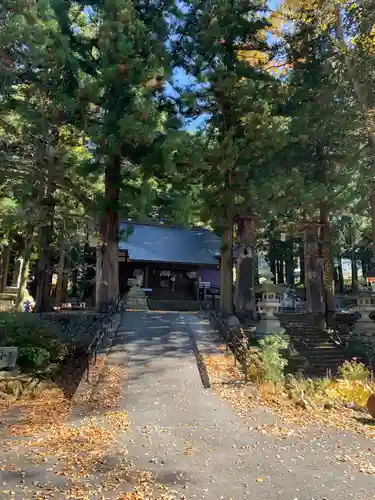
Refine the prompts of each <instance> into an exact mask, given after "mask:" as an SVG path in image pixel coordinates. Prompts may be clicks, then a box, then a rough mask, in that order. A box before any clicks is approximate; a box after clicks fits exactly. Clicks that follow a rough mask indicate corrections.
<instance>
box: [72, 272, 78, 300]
mask: <svg viewBox="0 0 375 500" xmlns="http://www.w3.org/2000/svg"><path fill="white" fill-rule="evenodd" d="M77 295H78V269H73V271H72V296H73V297H77Z"/></svg>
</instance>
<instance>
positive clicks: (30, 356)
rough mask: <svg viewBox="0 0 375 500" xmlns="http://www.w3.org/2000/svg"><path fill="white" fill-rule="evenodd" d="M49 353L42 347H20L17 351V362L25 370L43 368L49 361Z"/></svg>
mask: <svg viewBox="0 0 375 500" xmlns="http://www.w3.org/2000/svg"><path fill="white" fill-rule="evenodd" d="M50 359H51V358H50V353H49V352H48V351H47V349H44V348H43V347H36V346H29V347H22V348H21V349H20V351H19V355H18V359H17V363H18V366H19V367H20V368H21V369H22V370H25V371H38V370H44V369H45V368H47V366H48V365H49V363H50Z"/></svg>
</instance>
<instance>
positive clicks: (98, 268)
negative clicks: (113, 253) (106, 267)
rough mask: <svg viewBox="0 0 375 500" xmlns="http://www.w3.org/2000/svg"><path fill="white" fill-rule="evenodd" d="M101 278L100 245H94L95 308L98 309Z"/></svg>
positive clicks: (101, 257)
mask: <svg viewBox="0 0 375 500" xmlns="http://www.w3.org/2000/svg"><path fill="white" fill-rule="evenodd" d="M102 280H103V254H102V245H97V246H96V276H95V309H96V310H97V311H99V309H100V292H101V288H102Z"/></svg>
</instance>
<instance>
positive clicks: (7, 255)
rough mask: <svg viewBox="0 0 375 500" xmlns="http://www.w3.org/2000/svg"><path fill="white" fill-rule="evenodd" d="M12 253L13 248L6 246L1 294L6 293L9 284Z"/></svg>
mask: <svg viewBox="0 0 375 500" xmlns="http://www.w3.org/2000/svg"><path fill="white" fill-rule="evenodd" d="M11 253H12V246H11V245H10V244H9V245H4V250H3V265H2V268H1V279H0V293H4V291H5V288H6V286H7V283H8V271H9V261H10V255H11Z"/></svg>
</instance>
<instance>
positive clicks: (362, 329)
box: [354, 293, 375, 338]
mask: <svg viewBox="0 0 375 500" xmlns="http://www.w3.org/2000/svg"><path fill="white" fill-rule="evenodd" d="M374 309H375V308H374V305H373V304H372V297H371V294H369V293H360V294H359V295H358V296H357V307H356V310H357V311H358V312H359V313H360V314H361V317H360V318H359V320H358V321H357V323H356V324H355V327H354V333H355V334H356V335H358V336H360V337H364V338H366V337H367V338H368V337H372V336H374V334H375V323H374V322H373V321H372V320H371V319H370V317H369V314H370V313H371V312H374Z"/></svg>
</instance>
